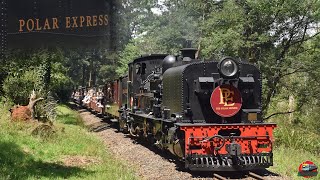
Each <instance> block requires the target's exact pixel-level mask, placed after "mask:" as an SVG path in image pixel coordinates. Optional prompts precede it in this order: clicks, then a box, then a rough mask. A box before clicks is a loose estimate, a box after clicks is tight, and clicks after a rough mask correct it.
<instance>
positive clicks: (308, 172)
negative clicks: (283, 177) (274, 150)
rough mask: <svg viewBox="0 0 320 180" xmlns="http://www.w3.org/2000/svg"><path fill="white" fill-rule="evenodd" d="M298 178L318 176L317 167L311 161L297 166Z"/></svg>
mask: <svg viewBox="0 0 320 180" xmlns="http://www.w3.org/2000/svg"><path fill="white" fill-rule="evenodd" d="M298 170H299V173H298V176H303V177H305V178H310V177H314V176H317V175H318V167H317V166H316V165H315V164H314V163H313V162H312V161H305V162H303V163H301V164H300V166H299V169H298Z"/></svg>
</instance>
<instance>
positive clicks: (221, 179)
mask: <svg viewBox="0 0 320 180" xmlns="http://www.w3.org/2000/svg"><path fill="white" fill-rule="evenodd" d="M230 174H234V173H232V172H229V173H227V172H224V173H213V179H218V180H227V179H235V178H236V179H238V178H241V179H248V178H250V179H256V180H266V179H268V177H269V176H265V177H263V176H261V175H258V174H257V173H255V172H252V171H244V172H237V174H236V175H233V176H230Z"/></svg>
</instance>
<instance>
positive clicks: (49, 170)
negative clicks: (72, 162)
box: [0, 142, 92, 180]
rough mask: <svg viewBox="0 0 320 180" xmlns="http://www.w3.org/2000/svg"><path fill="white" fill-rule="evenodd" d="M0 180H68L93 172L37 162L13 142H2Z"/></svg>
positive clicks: (0, 146)
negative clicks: (47, 179) (43, 179)
mask: <svg viewBox="0 0 320 180" xmlns="http://www.w3.org/2000/svg"><path fill="white" fill-rule="evenodd" d="M0 149H1V151H0V179H19V180H20V179H22V180H23V179H30V178H32V179H41V178H50V179H57V178H62V179H68V178H70V177H79V178H81V177H84V176H85V175H88V174H90V173H92V172H90V171H87V170H84V169H82V168H79V167H69V166H64V165H62V164H59V163H49V162H43V161H41V160H36V159H35V158H34V157H33V156H32V155H30V154H28V152H25V151H23V149H22V148H21V147H19V146H18V145H16V144H15V143H13V142H0Z"/></svg>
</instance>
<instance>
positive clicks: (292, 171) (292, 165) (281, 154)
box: [269, 146, 320, 179]
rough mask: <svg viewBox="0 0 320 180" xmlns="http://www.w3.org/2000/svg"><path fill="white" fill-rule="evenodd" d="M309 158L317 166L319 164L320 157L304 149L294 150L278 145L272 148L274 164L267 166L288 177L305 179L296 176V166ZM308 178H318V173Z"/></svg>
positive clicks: (319, 177) (319, 176)
mask: <svg viewBox="0 0 320 180" xmlns="http://www.w3.org/2000/svg"><path fill="white" fill-rule="evenodd" d="M307 160H310V161H312V162H313V163H315V164H316V165H317V166H318V167H319V165H320V157H319V156H317V155H315V154H313V153H310V152H308V151H306V150H303V149H300V150H296V149H293V148H288V147H285V146H279V147H276V148H275V149H274V165H273V166H272V167H271V168H269V170H270V171H272V172H274V173H277V174H281V175H284V176H287V177H290V179H305V178H303V177H301V176H298V167H299V165H300V164H301V163H302V162H304V161H307ZM310 179H320V175H318V176H317V177H313V178H310Z"/></svg>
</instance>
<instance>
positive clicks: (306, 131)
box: [270, 115, 320, 179]
mask: <svg viewBox="0 0 320 180" xmlns="http://www.w3.org/2000/svg"><path fill="white" fill-rule="evenodd" d="M272 121H274V122H276V123H277V126H278V127H277V128H276V129H275V132H274V135H275V143H274V146H275V148H274V166H273V167H271V168H270V170H271V171H272V172H275V173H278V174H281V175H284V176H287V177H289V178H290V179H305V178H303V177H300V176H297V175H298V167H299V165H300V164H301V163H302V162H304V161H307V160H310V161H312V162H313V163H315V164H316V165H317V166H318V167H320V134H319V133H317V131H316V130H314V129H313V127H309V126H305V125H304V124H293V123H289V122H288V116H285V115H283V116H278V117H277V118H273V119H272ZM311 179H320V175H318V176H317V177H313V178H311Z"/></svg>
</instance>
